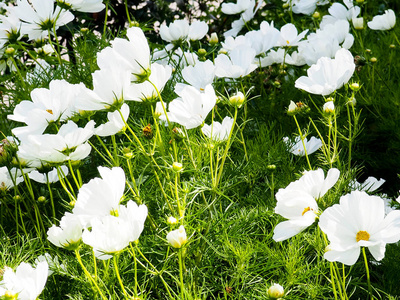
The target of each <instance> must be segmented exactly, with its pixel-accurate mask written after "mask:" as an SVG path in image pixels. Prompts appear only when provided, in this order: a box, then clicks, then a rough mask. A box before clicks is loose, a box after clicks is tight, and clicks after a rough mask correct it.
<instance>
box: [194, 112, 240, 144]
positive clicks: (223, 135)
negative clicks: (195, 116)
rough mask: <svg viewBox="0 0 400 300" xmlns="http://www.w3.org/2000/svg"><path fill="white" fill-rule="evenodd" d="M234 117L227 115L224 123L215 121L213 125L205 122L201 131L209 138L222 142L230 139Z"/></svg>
mask: <svg viewBox="0 0 400 300" xmlns="http://www.w3.org/2000/svg"><path fill="white" fill-rule="evenodd" d="M232 126H233V119H232V118H230V117H225V118H224V119H223V120H222V123H219V122H213V123H212V124H211V125H207V124H204V126H203V127H202V128H201V131H202V132H203V133H204V135H205V136H207V137H208V138H210V139H212V140H214V141H218V142H222V141H225V140H227V139H228V136H229V133H230V132H231V130H232Z"/></svg>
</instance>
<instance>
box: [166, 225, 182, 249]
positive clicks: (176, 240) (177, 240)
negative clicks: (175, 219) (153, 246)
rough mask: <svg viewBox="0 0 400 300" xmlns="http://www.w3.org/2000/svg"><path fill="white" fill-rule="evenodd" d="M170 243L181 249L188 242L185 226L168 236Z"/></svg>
mask: <svg viewBox="0 0 400 300" xmlns="http://www.w3.org/2000/svg"><path fill="white" fill-rule="evenodd" d="M167 240H168V243H169V244H170V245H171V246H172V247H174V248H180V247H182V246H183V245H184V244H185V243H186V242H187V236H186V230H185V227H183V225H181V226H179V228H178V229H176V230H172V231H171V232H169V233H168V234H167Z"/></svg>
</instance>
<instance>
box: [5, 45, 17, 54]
mask: <svg viewBox="0 0 400 300" xmlns="http://www.w3.org/2000/svg"><path fill="white" fill-rule="evenodd" d="M4 53H5V54H6V55H8V56H13V55H14V53H15V49H14V48H13V47H7V49H6V51H4Z"/></svg>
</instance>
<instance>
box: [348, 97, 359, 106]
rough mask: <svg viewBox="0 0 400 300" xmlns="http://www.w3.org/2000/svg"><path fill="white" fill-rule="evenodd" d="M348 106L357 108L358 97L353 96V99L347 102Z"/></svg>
mask: <svg viewBox="0 0 400 300" xmlns="http://www.w3.org/2000/svg"><path fill="white" fill-rule="evenodd" d="M347 104H348V105H351V106H356V104H357V101H356V97H354V96H351V97H350V98H349V101H348V102H347Z"/></svg>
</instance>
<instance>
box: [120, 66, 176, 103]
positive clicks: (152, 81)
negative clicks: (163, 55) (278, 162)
mask: <svg viewBox="0 0 400 300" xmlns="http://www.w3.org/2000/svg"><path fill="white" fill-rule="evenodd" d="M171 74H172V67H171V66H169V65H165V66H164V65H162V64H159V63H152V64H151V74H150V76H149V80H147V81H145V82H142V83H137V84H131V85H130V87H129V89H128V90H127V92H126V97H125V100H126V101H138V102H155V101H157V100H158V93H157V91H156V89H155V88H154V86H153V85H155V86H156V87H157V90H158V91H159V92H160V93H161V92H162V90H163V89H164V86H165V85H166V83H167V82H168V80H169V79H170V78H171Z"/></svg>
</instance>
